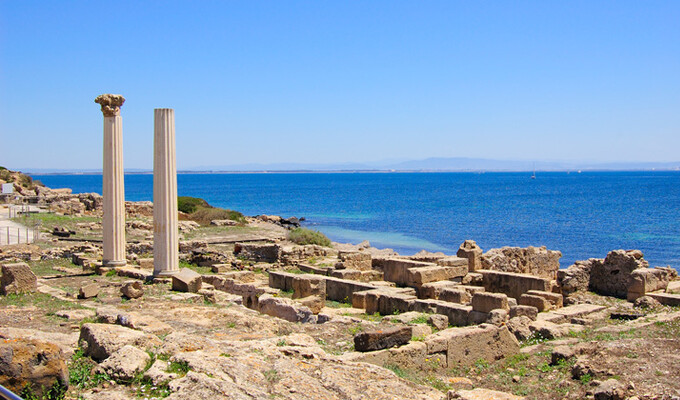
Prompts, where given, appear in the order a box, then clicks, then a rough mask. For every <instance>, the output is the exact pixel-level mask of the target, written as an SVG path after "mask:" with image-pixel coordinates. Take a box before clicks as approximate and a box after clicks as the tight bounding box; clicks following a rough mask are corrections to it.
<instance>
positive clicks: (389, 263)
mask: <svg viewBox="0 0 680 400" xmlns="http://www.w3.org/2000/svg"><path fill="white" fill-rule="evenodd" d="M433 265H434V264H431V263H426V262H420V261H412V260H405V259H400V258H388V259H385V260H382V261H381V262H380V263H379V264H378V266H379V268H380V269H381V270H382V271H383V273H384V277H385V280H386V281H390V282H394V283H396V284H397V285H401V286H408V283H409V276H408V270H409V269H411V268H420V267H432V266H433Z"/></svg>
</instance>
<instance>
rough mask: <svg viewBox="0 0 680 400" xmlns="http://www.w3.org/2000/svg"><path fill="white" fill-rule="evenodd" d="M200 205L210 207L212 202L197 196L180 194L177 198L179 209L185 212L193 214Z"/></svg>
mask: <svg viewBox="0 0 680 400" xmlns="http://www.w3.org/2000/svg"><path fill="white" fill-rule="evenodd" d="M199 207H210V204H208V202H207V201H205V200H203V199H199V198H197V197H186V196H179V197H178V198H177V209H178V210H179V211H181V212H183V213H187V214H191V213H193V212H194V211H196V209H197V208H199Z"/></svg>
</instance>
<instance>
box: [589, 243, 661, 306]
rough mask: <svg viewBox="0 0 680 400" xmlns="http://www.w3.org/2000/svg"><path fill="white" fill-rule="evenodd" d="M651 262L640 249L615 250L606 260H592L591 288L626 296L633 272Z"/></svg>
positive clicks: (622, 296) (598, 291)
mask: <svg viewBox="0 0 680 400" xmlns="http://www.w3.org/2000/svg"><path fill="white" fill-rule="evenodd" d="M647 267H649V263H648V262H647V261H645V259H644V258H643V254H642V252H641V251H640V250H614V251H610V252H609V254H607V257H606V258H605V259H604V260H592V267H591V270H590V285H589V287H590V290H592V291H594V292H597V293H599V294H603V295H606V296H615V297H620V298H626V297H627V295H628V286H629V285H630V283H631V273H632V272H633V271H634V270H636V269H638V268H647Z"/></svg>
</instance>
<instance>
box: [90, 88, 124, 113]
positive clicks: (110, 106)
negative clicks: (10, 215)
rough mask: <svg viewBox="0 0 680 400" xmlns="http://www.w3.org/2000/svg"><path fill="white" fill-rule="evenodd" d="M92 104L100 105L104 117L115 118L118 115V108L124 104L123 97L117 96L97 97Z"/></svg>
mask: <svg viewBox="0 0 680 400" xmlns="http://www.w3.org/2000/svg"><path fill="white" fill-rule="evenodd" d="M94 102H95V103H98V104H101V106H102V113H104V116H105V117H115V116H116V115H120V106H122V105H123V103H125V97H123V96H121V95H119V94H102V95H99V96H97V98H96V99H94Z"/></svg>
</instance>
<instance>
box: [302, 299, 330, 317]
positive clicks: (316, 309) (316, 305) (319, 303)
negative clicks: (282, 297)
mask: <svg viewBox="0 0 680 400" xmlns="http://www.w3.org/2000/svg"><path fill="white" fill-rule="evenodd" d="M298 301H299V302H300V304H302V305H303V306H305V307H308V308H309V309H310V310H312V313H314V314H318V313H320V312H321V309H323V308H324V307H325V306H326V302H325V301H324V300H323V299H322V298H321V297H319V296H308V297H304V298H302V299H298Z"/></svg>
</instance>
